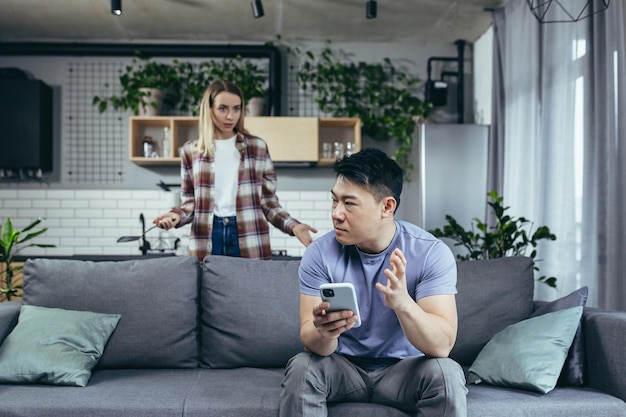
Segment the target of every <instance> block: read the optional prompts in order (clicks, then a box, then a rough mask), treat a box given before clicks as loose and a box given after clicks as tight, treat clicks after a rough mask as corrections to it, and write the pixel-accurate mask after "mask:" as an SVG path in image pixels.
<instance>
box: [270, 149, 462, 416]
mask: <svg viewBox="0 0 626 417" xmlns="http://www.w3.org/2000/svg"><path fill="white" fill-rule="evenodd" d="M335 172H336V174H337V176H336V180H335V183H334V185H333V188H332V190H331V194H332V200H333V203H332V204H333V205H332V220H333V225H334V230H333V231H331V232H329V233H327V234H326V235H324V236H322V237H320V238H319V239H317V240H316V241H314V242H313V243H312V244H311V245H310V246H309V247H307V249H306V251H305V253H304V256H303V258H302V261H301V265H300V269H299V275H300V292H301V294H300V338H301V339H302V342H303V344H304V346H305V348H306V351H305V352H303V353H300V354H298V355H296V356H294V357H293V358H292V359H291V360H290V361H289V364H288V365H287V369H286V372H285V377H284V379H283V383H282V394H281V399H280V412H279V416H281V417H295V416H307V417H313V416H326V415H327V403H333V402H373V403H379V404H385V405H390V406H393V407H396V408H398V409H401V410H404V411H406V412H409V413H417V415H419V416H465V415H466V414H467V408H466V394H467V389H466V387H465V377H464V375H463V371H462V369H461V367H460V366H459V365H458V364H457V363H456V362H454V361H453V360H452V359H449V358H448V357H447V356H448V354H449V353H450V351H451V350H452V347H453V345H454V342H455V339H456V333H457V312H456V302H455V294H456V262H455V259H454V256H453V255H452V252H451V251H450V249H449V248H448V247H447V246H446V245H445V244H444V243H443V242H441V241H440V240H438V239H436V238H434V237H433V236H432V235H430V234H429V233H427V232H425V231H424V230H422V229H420V228H419V227H417V226H415V225H412V224H410V223H406V222H403V221H399V220H395V219H394V213H395V211H396V209H397V207H398V204H399V202H400V193H401V192H402V182H403V172H402V169H401V168H400V166H399V165H398V164H397V163H396V162H395V161H394V160H392V159H391V158H389V157H388V156H387V155H386V154H385V153H384V152H382V151H380V150H377V149H372V148H368V149H364V150H362V151H361V152H358V153H356V154H353V155H351V156H346V157H344V158H343V159H341V160H339V161H337V162H336V163H335ZM329 282H334V283H341V282H344V283H352V284H353V285H354V286H355V288H356V293H357V299H358V304H359V309H360V313H361V317H360V318H361V322H362V324H361V326H359V327H353V326H354V324H355V322H356V320H357V317H356V315H354V314H353V312H352V311H348V310H344V311H338V312H329V311H327V309H328V308H329V307H330V304H329V303H328V302H322V299H321V297H320V293H319V287H320V285H321V284H324V283H329ZM407 290H408V291H407Z"/></svg>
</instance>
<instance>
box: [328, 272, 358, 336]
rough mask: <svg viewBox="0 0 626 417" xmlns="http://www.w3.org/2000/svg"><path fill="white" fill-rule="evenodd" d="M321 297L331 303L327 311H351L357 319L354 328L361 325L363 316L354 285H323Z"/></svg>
mask: <svg viewBox="0 0 626 417" xmlns="http://www.w3.org/2000/svg"><path fill="white" fill-rule="evenodd" d="M320 295H321V296H322V300H324V301H328V302H329V303H330V307H329V308H328V309H327V311H341V310H350V311H352V312H353V313H354V314H356V317H357V319H356V322H355V323H354V326H352V327H359V326H360V325H361V314H360V313H359V304H358V303H357V301H356V291H355V290H354V285H352V284H350V283H349V282H342V283H329V284H322V285H320Z"/></svg>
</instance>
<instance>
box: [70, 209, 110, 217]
mask: <svg viewBox="0 0 626 417" xmlns="http://www.w3.org/2000/svg"><path fill="white" fill-rule="evenodd" d="M74 215H75V216H76V217H78V218H81V217H88V218H90V219H93V218H96V217H102V216H103V215H104V211H103V210H101V209H78V210H74Z"/></svg>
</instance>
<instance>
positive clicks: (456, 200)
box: [398, 124, 489, 253]
mask: <svg viewBox="0 0 626 417" xmlns="http://www.w3.org/2000/svg"><path fill="white" fill-rule="evenodd" d="M488 146H489V126H486V125H476V124H423V125H421V126H420V127H419V132H418V138H417V142H416V143H414V144H413V150H412V153H411V163H412V164H413V171H412V174H411V181H410V182H405V184H404V186H403V191H402V195H401V197H400V198H401V201H400V208H399V209H398V218H401V219H404V220H407V221H409V222H411V223H415V224H417V225H418V226H420V227H422V228H423V229H425V230H431V229H434V228H442V227H443V226H444V225H445V224H446V219H445V216H446V215H447V214H450V215H452V216H453V217H454V218H455V219H456V220H457V221H458V222H459V224H460V225H461V226H463V227H464V228H465V229H469V228H470V226H471V224H472V223H475V222H474V221H473V219H474V218H476V217H477V218H479V219H481V220H482V221H484V220H485V212H486V208H487V192H488V191H487V165H488ZM446 243H449V242H446ZM450 246H451V247H452V245H450ZM452 249H453V251H454V252H455V253H458V252H457V250H455V248H454V247H452ZM457 249H458V248H457ZM459 250H460V251H462V249H459Z"/></svg>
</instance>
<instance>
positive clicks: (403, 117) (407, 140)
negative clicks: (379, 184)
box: [289, 42, 432, 181]
mask: <svg viewBox="0 0 626 417" xmlns="http://www.w3.org/2000/svg"><path fill="white" fill-rule="evenodd" d="M289 52H290V53H292V54H293V55H294V56H296V57H297V58H299V60H300V66H299V69H298V80H299V82H300V85H301V87H302V89H303V90H305V91H309V92H311V93H312V94H313V97H314V100H315V102H316V103H317V104H318V106H319V109H320V111H322V112H324V113H328V114H330V115H332V116H333V117H358V118H360V119H361V123H362V129H363V134H364V135H367V136H369V137H371V138H372V139H375V140H380V141H387V140H393V141H395V142H396V144H397V145H398V148H397V150H396V153H395V159H396V161H397V162H398V164H399V165H400V166H402V168H404V170H405V179H406V180H407V181H410V173H411V170H412V169H413V166H412V164H411V161H410V159H409V155H410V153H411V148H412V145H413V134H414V132H415V128H416V124H417V122H418V121H419V120H420V119H422V118H425V117H427V116H428V114H429V113H430V111H431V109H432V104H431V103H426V102H424V101H423V100H422V99H420V98H419V97H418V94H419V90H420V85H421V80H420V79H419V78H418V77H415V76H413V75H411V74H410V73H409V72H408V70H407V69H406V68H404V67H401V66H399V65H396V64H395V63H394V62H393V61H392V60H391V59H389V58H385V59H383V61H382V62H380V63H373V64H372V63H366V62H362V61H359V62H352V61H351V60H350V57H349V56H348V55H347V54H346V53H345V52H343V51H340V50H333V49H331V46H330V42H327V43H326V45H325V46H324V48H323V49H322V50H321V52H320V53H319V54H318V55H316V54H314V53H313V52H311V51H306V52H302V51H300V49H299V48H289Z"/></svg>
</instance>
